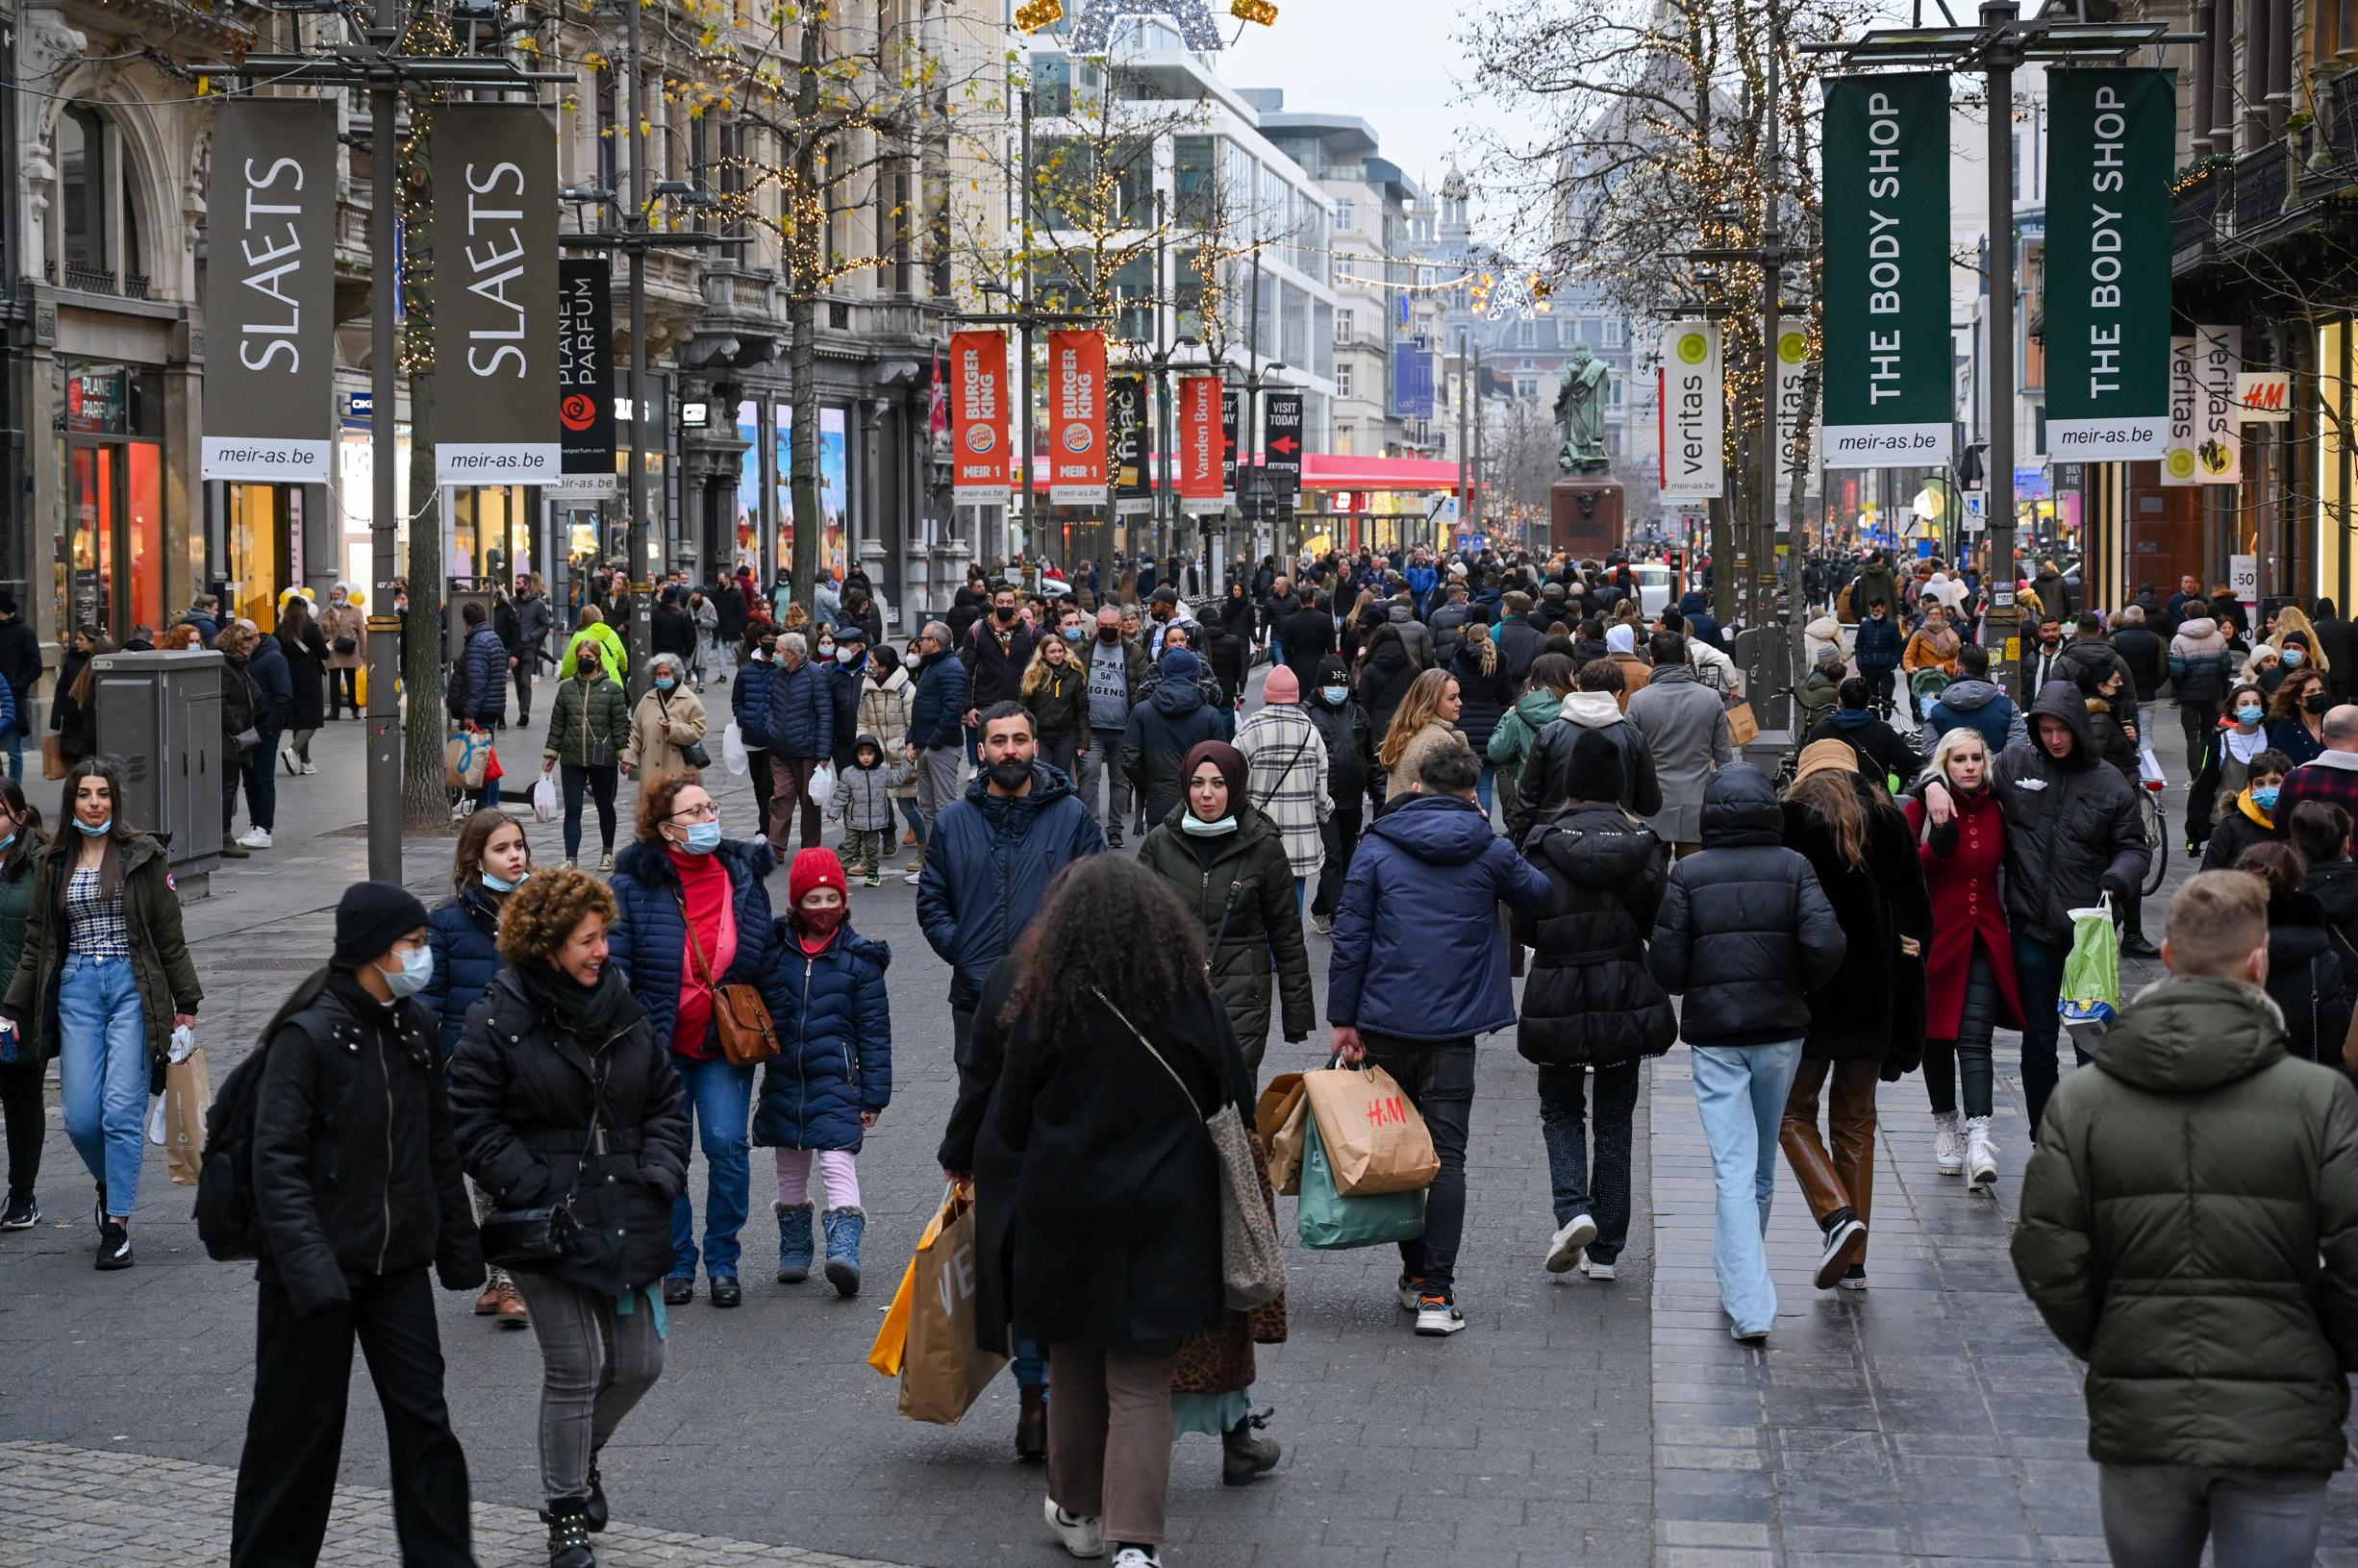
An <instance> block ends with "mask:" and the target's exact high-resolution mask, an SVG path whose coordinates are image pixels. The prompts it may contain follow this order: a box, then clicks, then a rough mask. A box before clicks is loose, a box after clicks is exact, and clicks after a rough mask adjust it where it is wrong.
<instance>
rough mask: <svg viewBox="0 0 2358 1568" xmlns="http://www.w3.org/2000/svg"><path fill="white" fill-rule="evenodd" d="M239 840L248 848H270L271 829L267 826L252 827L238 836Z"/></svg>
mask: <svg viewBox="0 0 2358 1568" xmlns="http://www.w3.org/2000/svg"><path fill="white" fill-rule="evenodd" d="M238 843H240V844H243V845H244V846H245V847H246V848H248V849H268V848H269V847H270V830H269V829H267V828H254V829H250V830H248V831H247V832H246V833H244V834H240V835H239V836H238Z"/></svg>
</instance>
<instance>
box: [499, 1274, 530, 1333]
mask: <svg viewBox="0 0 2358 1568" xmlns="http://www.w3.org/2000/svg"><path fill="white" fill-rule="evenodd" d="M498 1290H499V1312H498V1317H499V1326H500V1327H501V1328H503V1329H521V1328H523V1327H525V1326H526V1325H527V1324H529V1323H531V1322H532V1312H531V1310H530V1309H529V1308H528V1307H525V1305H524V1293H523V1292H522V1291H520V1290H518V1289H516V1288H515V1284H514V1282H513V1281H509V1280H502V1281H500V1282H499V1286H498Z"/></svg>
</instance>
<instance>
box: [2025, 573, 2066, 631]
mask: <svg viewBox="0 0 2358 1568" xmlns="http://www.w3.org/2000/svg"><path fill="white" fill-rule="evenodd" d="M2030 590H2031V592H2033V593H2035V594H2037V595H2038V596H2039V608H2040V610H2042V611H2044V613H2046V614H2048V615H2052V616H2054V617H2055V618H2056V619H2057V620H2059V621H2061V622H2063V623H2064V625H2066V626H2067V627H2068V626H2070V624H2071V585H2070V584H2068V583H2066V582H2065V581H2064V580H2063V574H2062V573H2061V572H2050V571H2043V572H2041V573H2040V574H2039V575H2038V576H2036V577H2034V578H2032V579H2031V580H2030Z"/></svg>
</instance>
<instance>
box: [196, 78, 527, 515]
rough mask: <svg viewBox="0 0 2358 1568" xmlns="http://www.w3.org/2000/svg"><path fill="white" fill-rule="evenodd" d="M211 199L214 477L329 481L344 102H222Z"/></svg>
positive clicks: (209, 451)
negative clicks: (339, 125)
mask: <svg viewBox="0 0 2358 1568" xmlns="http://www.w3.org/2000/svg"><path fill="white" fill-rule="evenodd" d="M205 199H206V213H207V218H206V237H207V240H208V242H209V246H210V249H209V255H210V256H211V258H212V260H211V261H210V262H209V263H208V265H207V267H206V272H205V322H206V326H207V328H208V336H209V337H210V339H211V351H212V352H211V354H210V357H209V360H208V362H207V364H206V366H205V379H206V382H207V395H206V398H205V425H206V431H205V438H204V442H203V446H202V453H201V455H202V459H203V462H204V477H205V478H207V479H235V480H260V481H276V482H280V483H284V484H288V485H297V484H324V483H326V482H327V480H328V479H329V477H330V468H331V463H332V449H333V444H334V440H335V428H336V106H335V105H334V104H332V103H329V102H326V101H324V100H314V99H298V98H229V99H224V100H222V102H221V103H220V106H219V107H218V108H216V109H215V110H214V111H213V174H212V178H211V179H210V181H209V182H208V183H207V186H206V192H205ZM552 221H553V220H552Z"/></svg>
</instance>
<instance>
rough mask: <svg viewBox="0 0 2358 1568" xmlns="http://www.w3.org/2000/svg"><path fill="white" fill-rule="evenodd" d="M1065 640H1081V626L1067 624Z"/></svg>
mask: <svg viewBox="0 0 2358 1568" xmlns="http://www.w3.org/2000/svg"><path fill="white" fill-rule="evenodd" d="M1065 640H1066V642H1078V641H1080V640H1081V629H1080V628H1079V627H1077V626H1067V627H1066V628H1065Z"/></svg>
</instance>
